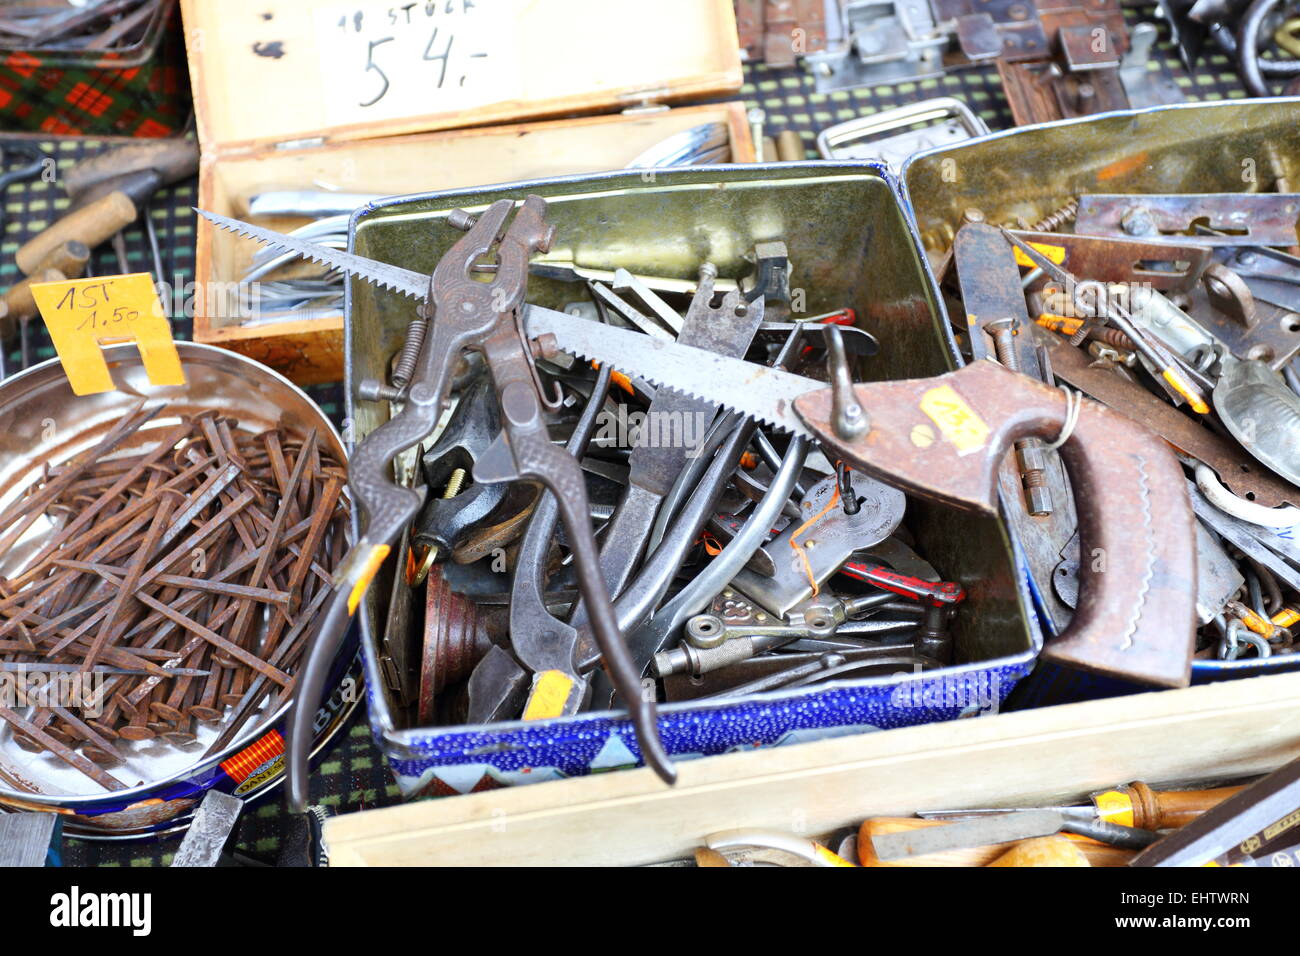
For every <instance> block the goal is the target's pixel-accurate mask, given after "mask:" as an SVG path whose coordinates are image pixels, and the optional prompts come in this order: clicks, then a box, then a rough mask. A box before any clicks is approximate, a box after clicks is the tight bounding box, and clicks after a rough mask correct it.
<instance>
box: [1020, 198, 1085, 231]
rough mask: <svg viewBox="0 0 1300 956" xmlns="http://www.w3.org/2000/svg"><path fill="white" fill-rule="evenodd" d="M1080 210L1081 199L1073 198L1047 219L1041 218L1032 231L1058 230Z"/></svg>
mask: <svg viewBox="0 0 1300 956" xmlns="http://www.w3.org/2000/svg"><path fill="white" fill-rule="evenodd" d="M1078 212H1079V200H1077V199H1071V200H1070V201H1069V202H1067V203H1066V204H1065V205H1064V206H1062V207H1061V208H1060V209H1058V210H1056V212H1054V213H1052V214H1051V215H1050V216H1048V217H1046V218H1045V219H1040V220H1038V222H1036V223H1034V224H1033V226H1032V227H1031V230H1030V231H1031V232H1056V230H1057V229H1060V228H1061V226H1063V225H1064V224H1065V223H1067V222H1070V221H1071V220H1073V219H1074V217H1075V215H1077V214H1078Z"/></svg>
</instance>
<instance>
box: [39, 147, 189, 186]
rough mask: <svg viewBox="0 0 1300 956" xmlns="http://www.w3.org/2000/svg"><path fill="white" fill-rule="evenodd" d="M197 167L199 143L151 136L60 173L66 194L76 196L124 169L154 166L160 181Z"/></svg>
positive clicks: (135, 170) (94, 157)
mask: <svg viewBox="0 0 1300 956" xmlns="http://www.w3.org/2000/svg"><path fill="white" fill-rule="evenodd" d="M198 168H199V144H198V143H197V142H196V141H195V140H191V139H152V140H148V141H147V142H138V143H129V144H127V145H125V146H119V147H117V148H115V149H108V150H105V151H104V152H102V153H99V154H97V155H95V156H92V157H91V158H90V159H87V160H83V161H82V162H80V163H77V165H75V166H73V167H72V168H71V169H69V170H68V171H67V173H65V174H64V176H63V188H64V189H65V190H66V191H67V193H68V195H69V196H79V195H81V194H82V193H83V192H85V191H86V190H87V189H89V188H91V187H92V186H94V185H96V184H98V183H102V182H105V181H106V180H109V179H114V178H116V177H118V176H121V175H124V174H126V173H135V172H140V171H142V170H146V169H154V170H157V171H158V173H159V175H160V177H161V180H162V184H163V185H166V184H168V183H174V182H176V181H177V180H180V179H184V178H185V177H187V176H192V175H193V174H194V172H195V170H197V169H198Z"/></svg>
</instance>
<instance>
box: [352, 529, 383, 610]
mask: <svg viewBox="0 0 1300 956" xmlns="http://www.w3.org/2000/svg"><path fill="white" fill-rule="evenodd" d="M391 550H392V548H391V547H389V546H388V545H386V544H377V545H375V546H374V547H373V548H371V549H370V553H369V554H368V555H366V563H365V564H364V565H362V567H361V575H360V576H359V577H358V578H357V581H356V583H355V584H353V585H352V592H351V593H350V594H349V595H348V613H349V614H355V613H357V608H358V607H359V606H360V604H361V599H362V598H363V597H365V596H366V588H368V587H370V582H371V581H372V580H373V579H374V577H375V575H376V574H378V573H379V569H380V568H381V567H382V566H383V564H384V559H385V558H387V557H388V552H389V551H391Z"/></svg>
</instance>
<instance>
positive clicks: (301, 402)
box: [0, 342, 360, 836]
mask: <svg viewBox="0 0 1300 956" xmlns="http://www.w3.org/2000/svg"><path fill="white" fill-rule="evenodd" d="M176 346H177V349H178V351H179V353H180V357H181V363H182V365H183V367H184V369H185V377H186V384H184V385H181V386H164V387H159V386H154V385H151V384H150V383H149V380H148V377H147V376H146V374H145V370H144V366H143V364H142V362H141V359H140V353H139V351H138V350H137V349H136V348H135V346H133V345H121V346H113V347H110V348H106V349H105V350H104V357H105V359H106V360H107V362H108V366H109V369H110V370H111V372H112V375H113V380H114V382H115V383H116V384H117V390H116V391H112V392H104V393H101V394H98V395H84V396H76V395H74V394H73V393H72V389H71V387H70V386H69V384H68V380H67V377H66V376H65V375H64V372H63V367H62V365H61V364H60V363H59V361H58V360H57V359H53V360H51V361H48V362H43V363H41V364H40V365H37V366H35V367H33V368H31V369H28V370H27V371H25V372H23V373H21V374H19V375H16V376H14V377H13V378H10V379H8V380H6V381H5V382H3V383H0V509H3V508H5V507H7V506H8V505H9V504H10V503H11V502H13V501H14V500H16V499H18V498H20V497H22V496H23V495H25V494H26V493H27V491H28V489H29V488H31V487H32V485H34V484H35V483H37V482H38V481H40V479H41V477H42V472H43V470H44V468H45V467H46V466H47V465H49V466H57V465H59V464H61V463H63V462H66V461H68V460H70V459H72V458H74V457H76V456H77V455H79V454H81V453H83V452H85V451H86V450H88V449H90V448H91V447H93V446H94V445H95V444H96V443H97V442H98V441H99V440H100V439H101V438H102V436H103V435H104V433H105V432H107V431H108V430H109V429H111V428H112V427H113V426H114V425H116V424H117V423H118V422H119V421H120V420H121V419H122V417H123V416H124V415H126V414H127V412H128V410H129V409H131V408H132V407H133V406H134V405H136V404H137V403H138V402H139V401H140V399H142V398H144V399H148V400H149V401H150V402H151V403H152V402H166V403H167V405H168V407H167V409H166V411H164V412H163V413H161V414H160V415H158V416H157V417H155V418H154V419H153V420H152V421H150V422H149V423H148V424H147V425H146V426H145V427H144V428H142V429H141V430H140V431H139V432H137V433H136V434H135V435H134V436H132V438H131V439H129V440H128V442H124V443H123V444H122V445H121V446H119V447H118V448H117V450H116V451H115V452H114V454H116V455H123V454H130V453H133V452H136V451H139V450H140V448H141V447H142V446H147V445H150V444H152V440H153V439H152V436H153V435H155V434H156V433H157V432H158V431H159V430H161V429H165V428H167V427H170V426H171V425H174V424H175V423H176V421H177V420H178V418H179V417H180V416H184V415H193V414H196V413H198V412H201V411H204V410H207V409H214V410H216V411H217V412H219V413H220V414H222V415H228V416H230V417H231V418H233V419H235V420H236V421H238V422H239V427H240V429H242V430H246V431H251V432H253V433H256V432H261V431H264V430H267V429H269V428H273V427H279V428H283V429H285V430H287V431H293V432H297V433H299V434H302V433H305V432H307V431H308V430H310V429H312V428H315V429H316V432H317V435H318V436H319V438H320V441H321V442H322V445H323V447H325V448H327V449H328V450H329V451H330V452H332V453H333V454H334V455H335V456H336V457H337V458H338V460H339V461H344V460H345V459H346V453H345V451H344V447H343V441H342V439H341V438H340V437H339V435H338V433H337V432H336V431H335V429H334V427H333V425H332V424H331V423H330V421H329V419H328V418H326V417H325V415H324V413H323V412H322V411H321V409H320V408H319V406H317V405H316V403H315V402H313V401H312V400H311V399H310V398H309V397H308V396H307V395H306V394H305V393H304V392H303V391H302V390H301V389H299V388H298V387H297V386H296V385H294V384H293V383H292V382H290V381H289V380H288V379H286V378H284V377H283V376H282V375H279V374H278V373H276V372H274V371H272V370H271V369H269V368H266V367H265V366H263V365H260V364H258V363H257V362H254V361H253V360H251V359H248V358H245V357H244V356H242V355H239V354H237V353H235V352H229V351H226V350H224V349H219V348H214V347H212V346H209V345H198V344H195V343H191V342H178V343H177V344H176ZM56 530H57V529H56V528H55V527H54V525H53V524H52V523H50V522H49V521H47V520H45V519H41V521H39V522H37V523H36V524H35V525H34V526H33V527H32V528H31V529H29V530H28V532H27V533H26V534H25V535H24V536H23V538H22V539H21V540H20V541H19V542H18V544H17V545H15V546H14V547H13V548H12V549H11V550H10V551H9V552H8V553H6V554H4V555H0V575H5V576H7V577H8V576H13V575H14V574H16V573H18V572H20V571H21V570H22V569H23V567H24V565H25V563H26V562H27V561H28V560H30V558H31V557H32V556H33V555H34V554H35V553H36V551H37V550H38V549H39V548H40V547H41V545H42V544H43V543H44V541H45V540H47V539H48V538H49V537H50V536H51V535H52V534H53V533H55V531H56ZM354 658H355V645H351V646H350V648H349V649H347V650H345V651H344V653H343V655H341V656H340V660H339V661H338V662H336V666H337V669H338V671H339V672H341V673H340V679H341V680H342V681H344V682H347V681H351V682H352V683H351V685H349V686H348V687H346V688H345V689H344V690H345V692H341V691H340V690H339V689H338V688H339V685H338V684H331V687H332V688H335V689H334V690H333V691H332V693H331V695H330V697H329V698H327V700H328V701H329V702H331V704H332V706H330V714H329V716H328V717H326V719H324V720H319V721H318V724H317V725H318V726H321V727H322V730H321V732H320V733H319V734H318V735H317V740H316V741H315V747H316V748H320V747H323V746H324V745H325V744H326V743H327V742H328V740H329V738H330V737H331V736H332V735H333V733H334V732H336V731H337V730H338V729H339V727H341V726H342V724H343V723H344V721H345V719H346V717H347V715H348V714H349V713H350V712H351V710H352V707H354V706H355V704H356V701H357V700H358V699H359V697H360V694H359V693H358V687H359V675H358V674H356V673H354V669H353V668H352V667H350V666H349V665H352V664H353V663H354ZM289 706H290V705H289V703H284V704H283V705H281V706H280V707H279V708H277V709H276V710H275V711H274V712H273V713H266V712H264V713H261V714H259V715H257V716H256V717H255V718H253V719H251V720H249V722H248V723H247V725H246V727H245V729H244V731H243V732H241V734H240V735H239V737H238V738H237V739H236V740H234V741H233V742H232V743H231V744H230V745H229V746H228V747H226V748H225V749H224V750H222V751H220V752H219V753H216V754H213V755H212V756H210V757H206V758H204V757H203V756H202V755H203V753H204V752H205V751H206V749H207V747H208V746H209V745H210V744H211V742H212V740H214V739H215V737H216V735H217V733H218V732H219V730H220V726H219V725H207V724H200V725H199V727H200V728H201V729H200V733H199V739H198V740H197V741H196V742H195V743H194V744H190V745H188V746H185V747H177V746H175V745H172V744H166V743H159V742H156V741H142V742H138V743H133V744H127V743H126V742H125V741H123V744H124V745H125V749H126V752H127V754H128V759H127V761H126V762H125V763H124V764H122V765H121V766H120V767H118V768H116V769H115V771H114V772H115V774H116V775H117V776H119V777H120V778H121V779H122V780H123V781H124V782H128V783H130V782H133V781H140V782H139V783H137V784H136V785H135V786H132V787H130V789H128V790H122V791H116V792H113V793H105V792H104V791H103V790H102V789H100V788H99V787H98V786H97V785H96V784H95V783H93V782H92V781H90V780H88V779H86V778H85V777H83V776H82V775H81V774H80V773H78V772H77V771H76V770H74V769H72V768H70V767H68V766H66V765H65V764H63V763H62V762H61V761H59V760H57V758H54V757H52V756H49V755H46V754H32V753H28V752H27V751H24V750H22V749H21V748H19V747H18V746H17V745H16V744H15V743H14V741H13V737H12V733H11V731H10V730H9V728H7V727H5V726H3V725H0V765H3V766H4V767H6V768H7V769H9V770H10V772H15V771H16V772H17V774H18V775H19V776H20V777H21V778H23V779H25V780H28V781H30V782H31V783H34V784H35V785H36V786H37V787H38V788H39V789H40V791H41V792H40V793H37V794H32V793H27V792H24V791H20V790H16V789H11V788H9V787H8V786H7V785H6V784H4V783H0V805H4V806H9V807H11V808H15V809H46V810H49V809H56V810H58V811H59V812H62V813H64V814H65V816H66V824H67V826H68V829H69V830H70V831H72V832H77V833H79V834H83V835H87V834H89V835H100V836H121V835H140V834H144V833H151V832H158V831H161V830H165V829H166V830H169V829H175V828H176V827H177V826H178V825H179V824H180V823H181V822H182V821H183V820H184V819H186V818H187V817H188V816H189V812H190V811H191V810H192V808H193V807H194V806H196V805H197V803H198V801H199V800H200V799H201V798H202V795H203V792H204V791H206V790H207V789H209V788H211V787H213V786H221V787H222V789H226V790H230V791H231V792H235V793H237V794H239V795H241V796H244V797H251V796H253V795H255V794H261V793H264V792H266V790H268V789H269V788H270V787H272V786H273V785H274V784H275V783H277V782H278V781H279V779H280V777H281V776H282V772H283V767H282V761H281V760H280V758H279V753H278V752H279V751H280V750H281V746H280V744H281V741H280V738H279V731H278V730H277V729H276V728H277V727H278V726H279V724H280V723H281V721H282V720H283V718H284V716H285V712H286V711H287V710H288V708H289ZM254 740H256V741H257V745H258V746H260V747H262V748H263V750H264V751H265V755H266V757H267V759H266V760H264V761H261V762H255V761H250V760H248V759H244V760H239V761H231V758H232V757H235V756H236V755H239V754H242V753H243V752H245V751H246V750H249V749H250V744H252V743H253V742H254ZM223 764H226V765H227V766H226V767H223Z"/></svg>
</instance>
